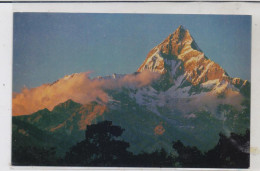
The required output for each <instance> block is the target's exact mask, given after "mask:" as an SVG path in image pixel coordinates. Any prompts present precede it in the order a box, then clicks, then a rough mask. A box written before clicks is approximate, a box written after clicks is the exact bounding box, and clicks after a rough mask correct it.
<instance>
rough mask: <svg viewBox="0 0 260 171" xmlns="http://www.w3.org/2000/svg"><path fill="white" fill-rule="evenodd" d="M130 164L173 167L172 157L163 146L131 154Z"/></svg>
mask: <svg viewBox="0 0 260 171" xmlns="http://www.w3.org/2000/svg"><path fill="white" fill-rule="evenodd" d="M131 163H132V164H131V166H135V167H174V164H175V162H174V157H173V156H171V155H169V154H168V153H167V152H166V151H165V150H164V149H163V148H162V149H161V150H156V151H154V152H151V153H146V152H143V153H141V154H137V155H134V156H133V160H132V161H131Z"/></svg>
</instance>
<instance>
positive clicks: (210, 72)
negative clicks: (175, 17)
mask: <svg viewBox="0 0 260 171" xmlns="http://www.w3.org/2000/svg"><path fill="white" fill-rule="evenodd" d="M144 70H150V71H153V72H158V73H161V74H164V75H168V76H169V77H170V78H171V79H173V80H172V82H175V81H176V79H177V78H178V77H179V76H180V75H183V78H182V80H181V82H182V83H184V81H187V82H189V83H191V84H192V85H198V84H200V83H203V82H207V81H209V80H216V79H218V80H219V81H222V80H228V79H229V76H228V74H227V73H226V72H225V71H224V69H223V68H221V67H220V66H219V65H218V64H216V63H215V62H213V61H211V60H210V59H208V58H207V57H206V56H205V54H204V53H203V52H202V50H201V49H200V48H199V47H198V45H197V44H196V42H195V40H194V39H193V37H192V36H191V34H190V32H189V30H187V29H185V28H184V27H183V26H182V25H181V26H179V27H178V28H177V30H176V31H175V32H174V33H172V34H170V35H169V36H168V37H167V38H166V39H165V40H164V41H163V42H162V43H160V44H159V45H157V46H155V47H154V48H153V49H152V50H151V51H150V52H149V53H148V55H147V57H146V59H145V61H144V62H143V64H142V65H141V66H140V67H139V68H138V70H137V71H138V72H142V71H144ZM174 80H175V81H174Z"/></svg>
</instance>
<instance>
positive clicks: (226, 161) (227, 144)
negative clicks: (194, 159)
mask: <svg viewBox="0 0 260 171" xmlns="http://www.w3.org/2000/svg"><path fill="white" fill-rule="evenodd" d="M219 136H220V139H219V142H218V144H217V145H216V146H215V147H214V148H213V149H212V150H209V151H208V152H207V153H206V158H207V164H208V167H218V168H248V167H249V158H250V154H249V138H250V133H249V130H247V131H246V134H245V135H238V134H234V133H231V135H230V137H226V136H224V135H223V134H220V135H219Z"/></svg>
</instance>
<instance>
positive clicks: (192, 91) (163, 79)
mask: <svg viewBox="0 0 260 171" xmlns="http://www.w3.org/2000/svg"><path fill="white" fill-rule="evenodd" d="M158 75H159V76H158ZM62 87H66V88H65V89H63V88H62ZM61 90H62V91H61ZM49 92H51V93H50V94H51V96H50V95H48V93H49ZM23 93H24V92H23ZM23 93H21V94H20V95H19V94H18V95H16V96H14V99H13V101H15V104H19V108H20V109H24V108H26V107H24V106H22V105H21V104H24V105H27V103H25V100H24V99H25V97H30V98H32V97H34V95H33V93H35V94H37V95H38V94H39V93H40V94H42V96H41V97H42V99H40V100H39V99H38V96H37V100H35V101H33V98H32V99H30V98H29V100H28V99H26V100H28V101H29V103H28V104H30V105H31V104H32V103H33V104H34V105H33V106H34V107H36V108H35V109H38V108H37V107H39V106H41V105H42V106H46V107H47V108H48V109H43V108H42V109H41V110H39V111H37V112H31V114H29V113H28V115H24V116H13V119H14V121H17V120H19V121H20V122H15V123H14V125H17V126H18V127H19V129H13V132H15V134H13V136H14V137H13V138H14V140H15V139H16V137H17V135H20V134H23V135H26V136H22V137H24V138H25V137H27V138H28V137H31V136H32V137H34V136H35V134H31V133H30V131H29V129H25V128H24V127H25V126H26V128H29V127H33V128H35V129H39V130H40V131H43V132H44V133H42V134H43V135H45V134H48V135H49V136H53V137H55V138H53V144H52V145H53V146H55V147H57V148H58V155H60V156H62V155H64V154H65V152H66V151H68V149H69V147H71V146H72V145H74V144H76V143H77V142H79V141H81V140H83V139H84V130H85V129H86V125H89V124H92V123H96V122H99V121H102V120H110V121H112V122H113V123H114V124H115V125H119V126H120V127H122V128H124V129H125V132H124V133H123V135H122V138H123V139H124V140H125V141H127V142H129V143H130V148H129V150H130V151H132V152H134V153H140V152H141V151H147V152H151V151H154V150H155V149H159V148H161V147H163V148H165V149H167V150H169V151H171V150H172V141H174V140H181V141H182V142H183V143H184V144H185V145H191V146H196V147H198V148H199V149H200V150H202V151H207V150H208V149H210V148H212V147H214V146H215V145H216V143H217V142H218V138H219V136H218V134H219V133H220V132H223V133H224V134H226V135H229V133H230V132H235V133H243V132H245V131H246V129H248V128H249V125H250V124H249V122H250V110H249V109H250V83H249V82H248V81H247V80H245V81H244V80H242V79H240V78H232V77H230V76H229V75H228V74H227V73H226V71H225V70H224V69H223V68H221V67H220V66H219V65H218V64H216V63H215V62H213V61H212V60H210V59H209V58H208V57H206V56H205V54H204V53H203V52H202V50H201V49H200V48H199V47H198V45H197V44H196V42H195V40H194V39H193V37H192V36H191V34H190V33H189V31H188V30H187V29H185V28H184V27H183V26H180V27H178V28H177V30H176V31H175V32H174V33H172V34H170V35H169V36H168V37H167V38H166V39H165V40H164V41H163V42H162V43H160V44H159V45H157V46H155V47H154V48H153V49H152V50H151V51H150V52H149V53H148V55H147V57H146V59H145V61H144V62H143V64H141V66H140V67H139V68H138V70H137V72H135V73H133V74H126V75H120V74H114V75H112V76H106V77H97V78H94V79H89V78H88V75H87V74H86V73H78V74H73V75H70V76H65V77H64V78H62V79H60V80H58V81H56V82H54V83H52V84H45V85H43V86H40V87H38V88H34V89H33V90H26V95H25V94H23ZM66 93H67V94H66ZM96 94H98V95H96ZM51 98H53V99H54V101H50V99H51ZM20 99H22V100H20ZM57 99H58V101H57ZM30 100H31V101H30ZM48 100H49V101H48ZM38 101H39V103H38ZM51 102H52V103H51ZM54 102H55V103H57V104H56V105H54V104H55V103H54ZM43 104H44V105H43ZM49 104H51V105H49ZM13 106H14V105H13ZM42 106H41V107H42ZM14 111H15V110H14ZM28 125H29V126H28ZM21 139H22V138H20V139H19V141H22V140H21ZM37 141H38V140H37ZM39 141H44V140H39ZM46 141H47V140H46ZM13 142H16V141H13ZM48 143H49V140H48Z"/></svg>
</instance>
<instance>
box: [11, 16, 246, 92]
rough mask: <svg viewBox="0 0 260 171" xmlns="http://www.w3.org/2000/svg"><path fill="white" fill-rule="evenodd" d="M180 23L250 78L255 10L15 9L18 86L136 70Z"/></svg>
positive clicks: (210, 53)
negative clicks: (188, 12)
mask: <svg viewBox="0 0 260 171" xmlns="http://www.w3.org/2000/svg"><path fill="white" fill-rule="evenodd" d="M179 25H183V26H184V27H185V28H186V29H188V30H189V31H190V33H191V35H192V36H193V38H194V39H195V41H196V42H197V44H198V46H199V47H200V48H201V49H202V51H203V52H204V53H205V55H206V56H207V57H208V58H210V59H211V60H213V61H215V62H216V63H218V64H220V66H222V67H223V68H224V69H225V70H226V71H227V73H228V74H229V75H230V76H232V77H240V78H242V79H247V80H250V71H251V67H250V66H251V17H250V16H239V15H236V16H235V15H165V14H164V15H158V14H155V15H152V14H90V13H85V14H83V13H81V14H73V13H14V34H13V40H14V41H13V43H14V48H13V91H15V92H19V91H20V90H21V88H23V87H24V86H26V87H29V88H32V87H36V86H39V85H41V84H43V83H49V82H53V81H55V80H57V79H59V78H61V77H63V76H64V75H68V74H72V73H76V72H85V71H93V73H92V74H91V76H93V77H94V76H98V75H101V76H104V75H111V74H113V73H122V74H125V73H132V72H135V71H136V70H137V68H138V67H139V66H140V65H141V64H142V62H143V61H144V59H145V58H146V55H147V53H148V52H149V51H150V50H151V49H152V48H153V47H154V46H156V45H157V44H159V43H161V42H162V41H163V40H164V39H165V38H166V37H167V36H168V35H169V34H171V33H172V32H174V31H175V29H177V27H178V26H179Z"/></svg>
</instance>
